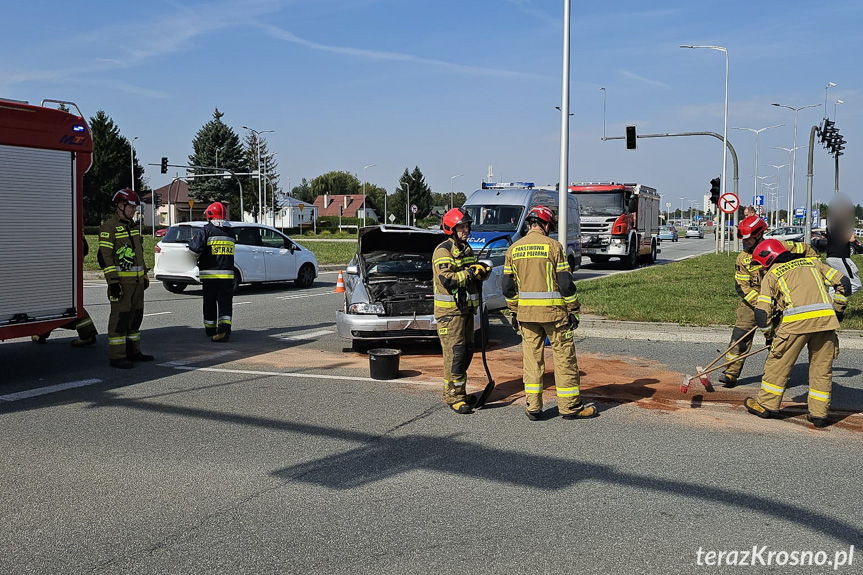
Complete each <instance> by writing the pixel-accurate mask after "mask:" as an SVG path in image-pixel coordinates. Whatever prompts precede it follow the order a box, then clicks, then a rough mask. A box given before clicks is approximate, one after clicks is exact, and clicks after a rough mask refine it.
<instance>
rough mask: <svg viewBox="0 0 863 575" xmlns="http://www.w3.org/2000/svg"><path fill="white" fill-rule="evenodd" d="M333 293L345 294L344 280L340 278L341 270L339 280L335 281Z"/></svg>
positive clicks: (340, 275)
mask: <svg viewBox="0 0 863 575" xmlns="http://www.w3.org/2000/svg"><path fill="white" fill-rule="evenodd" d="M333 293H345V278H344V277H342V270H339V279H338V280H336V290H335V291H334V292H333Z"/></svg>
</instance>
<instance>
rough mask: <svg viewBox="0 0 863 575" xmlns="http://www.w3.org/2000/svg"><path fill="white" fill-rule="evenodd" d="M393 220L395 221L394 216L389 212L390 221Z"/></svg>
mask: <svg viewBox="0 0 863 575" xmlns="http://www.w3.org/2000/svg"><path fill="white" fill-rule="evenodd" d="M394 221H396V217H395V216H394V215H392V214H390V223H393V222H394Z"/></svg>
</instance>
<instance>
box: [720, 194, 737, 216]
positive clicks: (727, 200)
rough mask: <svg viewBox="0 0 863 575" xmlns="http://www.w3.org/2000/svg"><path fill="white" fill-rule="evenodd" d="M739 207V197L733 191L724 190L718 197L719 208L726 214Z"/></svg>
mask: <svg viewBox="0 0 863 575" xmlns="http://www.w3.org/2000/svg"><path fill="white" fill-rule="evenodd" d="M739 207H740V198H738V197H737V195H736V194H735V193H734V192H725V193H724V194H722V195H721V196H720V197H719V209H720V210H722V211H723V212H725V213H726V214H733V213H734V212H736V211H737V208H739Z"/></svg>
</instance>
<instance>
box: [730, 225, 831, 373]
mask: <svg viewBox="0 0 863 575" xmlns="http://www.w3.org/2000/svg"><path fill="white" fill-rule="evenodd" d="M765 231H767V224H766V223H765V222H764V220H762V219H761V218H759V217H758V216H749V217H746V218H744V219H743V221H741V222H740V225H739V226H737V237H738V238H740V239H742V240H743V251H742V252H740V253H739V254H738V255H737V260H736V261H735V262H734V283H735V287H736V288H737V295H739V296H740V298H741V301H740V303H739V304H738V305H737V320H736V321H735V322H734V330H733V331H732V332H731V342H730V343H734V342H735V341H737V340H738V339H740V338H741V337H743V336H744V335H745V334H746V333H747V332H748V331H751V330H752V329H753V328H755V300H756V299H757V298H758V290H759V289H760V288H761V278H762V277H763V276H764V273H765V271H766V270H765V269H764V268H763V267H761V264H759V263H758V262H757V261H754V260H753V258H752V252H753V251H754V250H755V246H756V245H758V243H759V242H761V240H762V238H763V237H764V232H765ZM782 244H783V245H784V246H785V249H786V250H787V251H789V252H791V253H792V254H796V255H802V256H804V257H807V258H810V257H812V258H814V257H818V253H817V252H816V251H815V250H813V249H812V246H809V245H807V244H803V243H795V242H782ZM753 339H755V332H753V333H752V334H750V335H748V336H747V337H745V338H744V339H742V340H741V341H740V342H739V343H738V344H737V345H736V346H735V347H734V348H732V349H730V350H728V353H726V354H725V361H733V360H734V359H736V358H738V357H740V356H741V355H746V354H747V353H749V350H750V349H752V340H753ZM744 361H745V360H743V359H741V360H740V361H735V362H734V363H732V364H729V365H728V366H727V367H726V368H725V370H724V371H723V374H722V376H721V377H720V378H719V383H721V384H722V385H724V386H725V387H734V386H735V385H737V380H738V379H739V378H740V372H741V371H743V362H744Z"/></svg>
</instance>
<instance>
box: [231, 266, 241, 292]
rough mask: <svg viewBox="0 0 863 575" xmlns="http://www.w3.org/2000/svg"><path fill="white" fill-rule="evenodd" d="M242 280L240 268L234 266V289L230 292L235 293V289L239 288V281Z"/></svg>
mask: <svg viewBox="0 0 863 575" xmlns="http://www.w3.org/2000/svg"><path fill="white" fill-rule="evenodd" d="M242 280H243V278H241V277H240V270H238V269H237V268H234V289H233V291H232V292H231V293H233V294H236V293H237V290H239V289H240V282H241V281H242Z"/></svg>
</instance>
